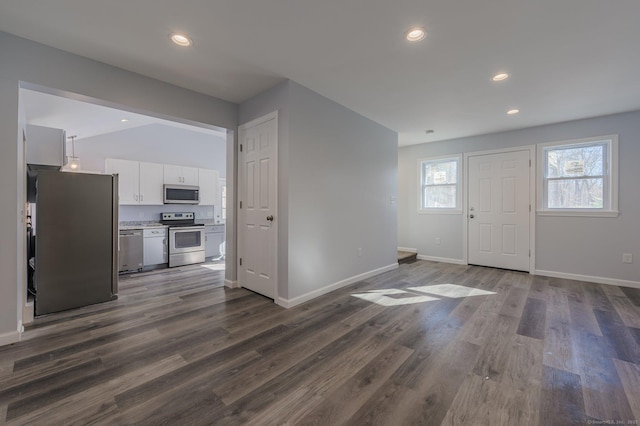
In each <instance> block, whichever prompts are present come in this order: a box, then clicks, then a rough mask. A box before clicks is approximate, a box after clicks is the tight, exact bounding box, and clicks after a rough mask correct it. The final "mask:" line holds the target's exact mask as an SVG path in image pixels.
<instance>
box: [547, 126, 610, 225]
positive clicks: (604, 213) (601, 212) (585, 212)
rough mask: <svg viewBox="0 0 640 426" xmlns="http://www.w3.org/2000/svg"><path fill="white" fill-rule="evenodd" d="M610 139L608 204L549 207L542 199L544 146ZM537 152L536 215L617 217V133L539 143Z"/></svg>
mask: <svg viewBox="0 0 640 426" xmlns="http://www.w3.org/2000/svg"><path fill="white" fill-rule="evenodd" d="M601 141H611V142H610V143H609V144H608V147H609V149H608V152H607V160H608V163H607V165H606V167H607V174H608V177H609V179H608V185H607V188H606V190H607V191H608V193H609V205H608V206H605V207H604V208H603V209H549V208H547V207H546V206H545V200H544V175H545V170H544V168H545V164H546V161H545V154H544V151H545V148H548V147H554V146H565V145H578V144H589V143H593V142H601ZM536 149H537V152H538V155H537V157H538V177H537V179H536V189H537V191H536V192H537V194H538V196H537V198H538V199H537V209H536V214H537V215H538V216H573V217H618V215H619V214H620V212H619V211H618V135H604V136H597V137H592V138H584V139H571V140H566V141H557V142H546V143H540V144H538V145H537V146H536Z"/></svg>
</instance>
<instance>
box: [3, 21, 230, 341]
mask: <svg viewBox="0 0 640 426" xmlns="http://www.w3.org/2000/svg"><path fill="white" fill-rule="evenodd" d="M21 81H24V82H28V83H33V84H36V85H40V86H45V87H49V88H53V89H57V90H60V91H65V92H72V93H77V94H81V95H84V96H88V97H92V98H96V99H102V100H105V101H107V102H109V103H113V104H115V105H118V106H123V107H125V108H124V109H128V110H130V111H132V112H141V113H146V114H148V115H155V116H159V117H162V118H166V117H177V118H179V119H182V120H184V121H185V122H199V123H205V124H210V125H215V126H219V127H223V128H228V129H235V127H236V126H237V117H238V108H237V105H235V104H232V103H230V102H226V101H223V100H220V99H216V98H213V97H211V96H206V95H203V94H199V93H196V92H193V91H190V90H186V89H183V88H180V87H177V86H173V85H170V84H167V83H163V82H161V81H158V80H154V79H151V78H148V77H144V76H142V75H139V74H135V73H132V72H129V71H125V70H122V69H119V68H115V67H112V66H109V65H105V64H103V63H100V62H96V61H92V60H89V59H86V58H83V57H80V56H77V55H73V54H70V53H66V52H63V51H61V50H57V49H53V48H50V47H47V46H44V45H42V44H38V43H34V42H31V41H28V40H25V39H22V38H19V37H15V36H12V35H9V34H6V33H2V32H0V186H1V188H2V197H3V202H2V203H0V242H1V243H0V271H1V272H2V273H1V274H0V344H4V343H7V342H10V341H15V340H16V339H17V337H18V324H19V323H18V320H19V318H20V316H21V312H20V309H21V306H22V301H21V297H22V294H21V293H22V291H21V290H20V291H19V290H18V289H19V288H20V289H21V287H22V284H23V283H22V281H23V277H22V276H21V275H22V268H23V267H24V261H23V259H22V258H23V256H22V255H21V254H22V253H24V252H25V238H26V237H25V230H24V224H23V223H22V220H21V218H22V210H23V208H24V191H23V190H22V188H24V187H25V185H26V184H25V182H24V179H25V175H26V172H25V170H24V161H23V158H22V154H19V152H18V148H19V144H18V89H19V86H20V82H21ZM20 149H21V148H20ZM229 261H230V262H231V263H233V262H235V260H233V259H230V260H229ZM227 273H229V271H227Z"/></svg>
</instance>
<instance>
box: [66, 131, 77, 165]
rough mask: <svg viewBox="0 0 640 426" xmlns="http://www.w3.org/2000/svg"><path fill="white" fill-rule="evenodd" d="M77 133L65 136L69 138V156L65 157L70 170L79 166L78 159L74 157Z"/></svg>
mask: <svg viewBox="0 0 640 426" xmlns="http://www.w3.org/2000/svg"><path fill="white" fill-rule="evenodd" d="M77 137H78V135H72V136H69V137H67V139H71V157H67V166H68V167H69V169H71V171H76V170H78V169H79V168H80V159H79V158H78V157H76V143H75V142H76V138H77Z"/></svg>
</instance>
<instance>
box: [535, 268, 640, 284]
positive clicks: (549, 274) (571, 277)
mask: <svg viewBox="0 0 640 426" xmlns="http://www.w3.org/2000/svg"><path fill="white" fill-rule="evenodd" d="M533 273H534V274H535V275H544V276H545V277H554V278H565V279H568V280H576V281H587V282H590V283H596V284H609V285H617V286H622V287H632V288H640V281H628V280H619V279H616V278H606V277H594V276H591V275H578V274H569V273H566V272H556V271H544V270H541V269H536V270H535V271H533Z"/></svg>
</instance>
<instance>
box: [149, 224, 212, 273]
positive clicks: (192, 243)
mask: <svg viewBox="0 0 640 426" xmlns="http://www.w3.org/2000/svg"><path fill="white" fill-rule="evenodd" d="M160 222H161V223H162V224H163V225H169V267H170V268H172V267H174V266H182V265H191V264H193V263H202V262H204V259H205V239H204V225H197V224H196V223H195V214H194V213H191V212H184V213H161V219H160Z"/></svg>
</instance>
